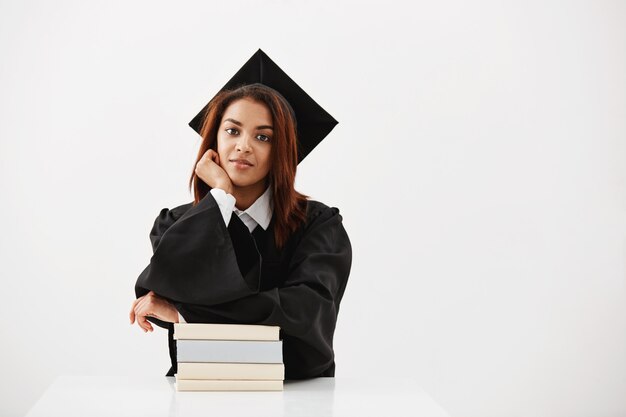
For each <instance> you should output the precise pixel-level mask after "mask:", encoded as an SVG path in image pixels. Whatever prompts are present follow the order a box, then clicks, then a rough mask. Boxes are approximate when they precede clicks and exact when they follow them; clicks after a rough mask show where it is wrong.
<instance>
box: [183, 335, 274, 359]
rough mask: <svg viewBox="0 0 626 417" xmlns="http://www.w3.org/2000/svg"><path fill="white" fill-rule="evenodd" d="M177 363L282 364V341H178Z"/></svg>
mask: <svg viewBox="0 0 626 417" xmlns="http://www.w3.org/2000/svg"><path fill="white" fill-rule="evenodd" d="M176 358H177V361H178V362H234V363H282V362H283V345H282V341H262V342H261V341H241V340H178V341H177V342H176Z"/></svg>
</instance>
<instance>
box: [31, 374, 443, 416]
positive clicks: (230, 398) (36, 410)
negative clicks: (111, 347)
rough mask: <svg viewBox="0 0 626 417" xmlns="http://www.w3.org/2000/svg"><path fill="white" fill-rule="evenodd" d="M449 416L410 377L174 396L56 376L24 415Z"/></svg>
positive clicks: (143, 385) (108, 380) (154, 386)
mask: <svg viewBox="0 0 626 417" xmlns="http://www.w3.org/2000/svg"><path fill="white" fill-rule="evenodd" d="M385 415H392V416H393V415H402V416H405V415H416V416H417V415H419V416H421V417H448V414H447V413H446V412H445V411H444V410H443V409H442V408H441V407H440V406H439V405H437V403H435V402H434V401H433V400H432V398H430V396H429V395H428V394H426V393H425V392H424V391H423V390H422V389H421V388H420V387H419V386H418V385H417V384H416V382H415V381H414V380H412V379H410V378H359V379H356V378H315V379H309V380H303V381H285V385H284V391H278V392H182V391H181V392H178V391H176V390H175V388H174V378H173V377H139V376H137V377H123V376H60V377H58V378H57V379H56V380H55V381H54V382H53V383H52V385H50V387H49V388H48V389H47V390H46V392H45V393H44V394H43V396H42V397H41V398H40V399H39V401H37V403H36V404H35V405H34V406H33V408H32V409H31V410H30V411H29V412H28V414H27V415H26V417H39V416H67V417H73V416H76V417H85V416H89V417H97V416H107V417H109V416H115V417H123V416H129V417H130V416H132V417H139V416H151V417H155V416H156V417H158V416H180V417H183V416H185V417H186V416H189V417H191V416H220V417H221V416H246V417H252V416H271V417H279V416H316V417H318V416H350V417H354V416H359V417H361V416H376V417H381V416H385Z"/></svg>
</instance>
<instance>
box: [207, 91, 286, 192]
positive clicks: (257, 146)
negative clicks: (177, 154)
mask: <svg viewBox="0 0 626 417" xmlns="http://www.w3.org/2000/svg"><path fill="white" fill-rule="evenodd" d="M273 133H274V132H273V130H272V114H271V113H270V110H269V109H268V108H267V106H266V105H265V104H263V103H260V102H258V101H254V100H252V99H249V98H242V99H239V100H236V101H234V102H232V103H231V104H230V105H229V106H228V107H227V108H226V111H225V112H224V115H223V116H222V120H221V122H220V126H219V129H218V131H217V153H218V154H219V156H220V165H221V167H222V168H223V169H224V170H225V171H226V173H227V174H228V176H229V177H230V179H231V181H232V183H233V185H234V186H235V187H251V186H252V187H251V188H253V189H254V188H257V187H258V188H259V189H260V190H261V192H262V191H263V190H264V189H265V182H264V180H265V177H266V176H267V174H268V173H269V171H270V151H271V150H272V137H273Z"/></svg>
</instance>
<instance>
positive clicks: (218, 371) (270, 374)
mask: <svg viewBox="0 0 626 417" xmlns="http://www.w3.org/2000/svg"><path fill="white" fill-rule="evenodd" d="M177 375H178V377H179V378H180V379H273V380H284V379H285V365H284V364H282V363H202V362H178V374H177Z"/></svg>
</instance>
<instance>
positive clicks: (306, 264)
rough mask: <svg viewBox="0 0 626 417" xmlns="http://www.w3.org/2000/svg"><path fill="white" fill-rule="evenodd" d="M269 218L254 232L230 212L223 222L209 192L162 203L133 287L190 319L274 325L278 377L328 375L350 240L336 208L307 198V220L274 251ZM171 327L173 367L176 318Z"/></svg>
mask: <svg viewBox="0 0 626 417" xmlns="http://www.w3.org/2000/svg"><path fill="white" fill-rule="evenodd" d="M273 226H274V219H273V218H272V220H271V222H270V224H269V226H268V229H267V230H263V229H262V228H261V227H260V226H257V227H256V228H255V229H254V230H253V232H252V233H250V232H249V230H248V228H247V227H246V226H245V224H244V223H243V222H242V221H241V220H240V219H239V217H238V216H237V215H236V214H235V213H233V214H232V217H231V219H230V222H229V225H228V227H226V224H225V223H224V220H223V217H222V214H221V212H220V209H219V206H218V204H217V202H216V201H215V199H214V198H213V195H212V194H211V193H207V195H206V196H205V197H204V198H203V199H202V200H200V202H199V203H198V204H197V205H196V206H193V205H192V203H189V204H185V205H182V206H178V207H176V208H173V209H171V210H170V209H167V208H164V209H162V210H161V212H160V213H159V215H158V216H157V218H156V219H155V222H154V226H153V228H152V230H151V232H150V240H151V242H152V249H153V255H152V258H151V259H150V264H149V265H148V266H147V267H146V268H145V269H144V271H143V272H142V273H141V274H140V275H139V277H138V279H137V282H136V284H135V295H136V296H137V298H138V297H141V296H143V295H145V294H146V293H148V292H149V291H150V290H152V291H154V292H155V293H156V294H157V295H159V296H161V297H164V298H166V299H167V300H168V301H169V302H171V303H172V304H173V305H174V306H175V307H176V309H177V310H178V311H179V313H180V314H181V315H182V316H183V318H184V319H185V320H186V321H187V322H188V323H239V324H263V325H272V326H280V337H281V339H282V340H283V363H284V365H285V379H302V378H311V377H318V376H334V374H335V361H334V352H333V334H334V330H335V325H336V322H337V314H338V313H339V304H340V302H341V299H342V297H343V293H344V291H345V288H346V284H347V281H348V276H349V274H350V267H351V262H352V248H351V245H350V240H349V239H348V235H347V233H346V231H345V229H344V227H343V225H342V217H341V215H340V214H339V210H338V209H337V208H334V207H328V206H326V205H325V204H323V203H320V202H318V201H313V200H309V201H307V220H306V223H305V224H304V225H302V226H301V227H300V228H299V229H298V230H297V231H296V232H295V233H293V234H292V235H291V237H290V238H289V240H288V241H287V243H286V244H285V245H284V246H283V248H281V249H280V250H279V249H277V248H276V245H275V244H274V227H273ZM147 319H148V320H149V321H150V322H152V323H154V324H156V325H158V326H160V327H163V328H167V329H168V339H169V351H170V360H171V363H172V366H171V368H170V370H169V371H168V372H167V374H166V376H173V375H174V374H175V373H176V372H177V363H176V341H175V340H174V339H173V333H174V325H173V323H166V322H163V321H161V320H159V319H156V318H154V317H148V318H147Z"/></svg>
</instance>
